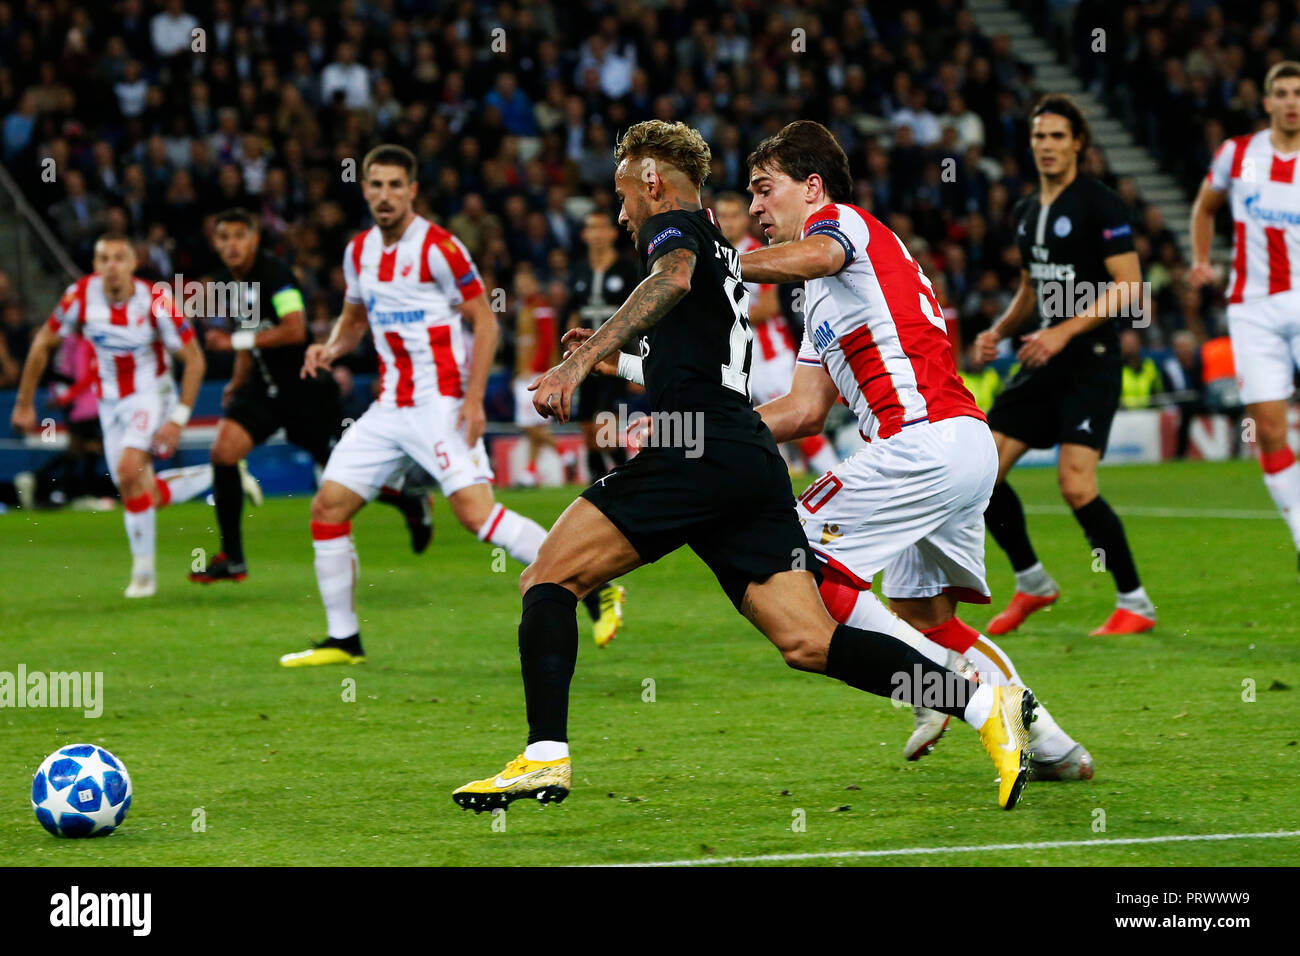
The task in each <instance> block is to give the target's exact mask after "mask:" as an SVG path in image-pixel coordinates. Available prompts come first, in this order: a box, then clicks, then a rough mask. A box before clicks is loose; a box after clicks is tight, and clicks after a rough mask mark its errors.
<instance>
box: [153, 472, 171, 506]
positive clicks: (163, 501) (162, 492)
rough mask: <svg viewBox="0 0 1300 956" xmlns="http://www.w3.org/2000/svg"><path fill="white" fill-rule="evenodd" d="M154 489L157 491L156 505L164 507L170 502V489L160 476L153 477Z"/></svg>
mask: <svg viewBox="0 0 1300 956" xmlns="http://www.w3.org/2000/svg"><path fill="white" fill-rule="evenodd" d="M154 489H155V490H156V491H157V492H158V507H159V508H166V507H167V506H168V505H169V504H171V503H172V490H171V488H170V487H169V486H168V484H167V482H165V481H163V480H162V479H161V478H157V477H155V478H154Z"/></svg>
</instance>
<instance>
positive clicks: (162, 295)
mask: <svg viewBox="0 0 1300 956" xmlns="http://www.w3.org/2000/svg"><path fill="white" fill-rule="evenodd" d="M149 314H150V315H152V316H153V323H154V328H156V329H157V330H158V337H159V338H160V339H162V343H163V345H165V346H166V347H167V351H169V352H179V351H180V350H181V348H182V347H184V346H186V345H189V344H190V343H191V342H193V341H194V329H193V328H191V327H190V324H189V323H188V322H186V321H185V316H184V314H183V313H182V312H181V308H180V306H179V305H178V304H177V303H176V301H175V300H174V299H172V293H171V289H169V288H168V287H167V284H166V283H164V282H155V283H154V284H153V285H152V286H151V287H150V289H149Z"/></svg>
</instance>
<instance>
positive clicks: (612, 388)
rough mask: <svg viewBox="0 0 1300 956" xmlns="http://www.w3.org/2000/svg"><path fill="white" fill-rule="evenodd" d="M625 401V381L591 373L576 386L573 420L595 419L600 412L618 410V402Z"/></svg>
mask: <svg viewBox="0 0 1300 956" xmlns="http://www.w3.org/2000/svg"><path fill="white" fill-rule="evenodd" d="M626 401H627V382H626V380H624V379H621V378H615V377H614V376H612V375H591V376H588V377H587V378H586V379H584V380H583V383H582V384H581V385H579V386H578V413H577V414H576V415H574V416H573V418H574V421H579V422H590V421H595V419H596V415H597V414H598V413H600V412H615V413H617V411H618V404H619V402H626Z"/></svg>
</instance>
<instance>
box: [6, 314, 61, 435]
mask: <svg viewBox="0 0 1300 956" xmlns="http://www.w3.org/2000/svg"><path fill="white" fill-rule="evenodd" d="M58 347H59V333H58V332H57V331H55V330H54V329H52V328H50V326H48V325H42V326H41V329H40V331H39V332H37V333H36V337H35V338H34V339H32V347H31V350H30V351H29V352H28V353H27V361H26V362H24V363H23V374H22V378H21V379H20V380H19V382H18V398H17V399H16V400H15V401H14V410H13V414H12V415H11V416H10V418H9V421H10V423H11V424H12V425H13V427H14V428H16V429H18V430H19V431H22V432H27V431H31V430H32V429H34V428H35V427H36V406H35V404H34V403H35V400H36V386H37V385H39V384H40V382H41V376H42V375H44V374H45V368H46V366H47V365H49V364H50V356H51V355H53V354H54V351H55V349H57V348H58Z"/></svg>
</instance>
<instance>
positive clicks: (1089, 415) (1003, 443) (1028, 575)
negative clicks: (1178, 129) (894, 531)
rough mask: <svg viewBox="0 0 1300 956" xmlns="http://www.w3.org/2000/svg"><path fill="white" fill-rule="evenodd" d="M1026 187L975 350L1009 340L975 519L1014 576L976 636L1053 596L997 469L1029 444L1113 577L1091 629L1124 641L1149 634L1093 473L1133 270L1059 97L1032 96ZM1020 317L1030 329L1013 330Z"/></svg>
mask: <svg viewBox="0 0 1300 956" xmlns="http://www.w3.org/2000/svg"><path fill="white" fill-rule="evenodd" d="M1029 139H1030V146H1031V148H1032V150H1033V154H1034V164H1035V165H1036V166H1037V167H1038V189H1037V191H1035V192H1034V193H1033V194H1032V195H1030V196H1027V197H1025V198H1024V199H1023V200H1021V201H1020V203H1019V204H1018V205H1017V206H1016V208H1015V210H1014V211H1013V212H1012V221H1013V222H1014V223H1015V224H1016V226H1015V228H1016V242H1017V243H1018V245H1019V246H1020V257H1021V262H1022V263H1023V266H1022V268H1021V273H1020V288H1019V290H1018V291H1017V292H1016V295H1015V298H1013V299H1012V300H1011V304H1010V305H1008V306H1007V309H1006V311H1005V312H1004V313H1003V314H1002V316H1001V317H1000V318H999V319H998V320H997V322H995V323H994V324H993V327H992V328H991V329H989V330H987V331H985V332H981V333H980V335H979V336H978V337H977V339H976V341H975V351H976V354H977V357H978V359H979V360H980V361H983V362H989V361H992V360H993V358H995V357H996V355H997V348H998V342H999V341H1001V340H1002V339H1004V338H1008V337H1010V336H1013V335H1020V336H1021V343H1022V344H1021V345H1020V348H1019V352H1018V356H1019V359H1020V371H1019V372H1018V373H1017V374H1016V375H1015V376H1014V377H1012V379H1011V381H1009V382H1008V383H1007V386H1006V388H1005V389H1004V390H1003V391H1002V393H1001V394H1000V395H999V396H998V398H997V400H996V401H995V402H994V403H993V408H992V409H991V410H990V412H989V427H991V428H992V429H993V437H994V439H995V440H996V441H997V445H998V483H997V485H996V486H995V487H994V489H993V496H992V498H991V499H990V501H989V507H988V511H987V512H985V521H986V522H987V524H988V528H989V531H990V533H992V535H993V538H994V540H996V541H997V543H998V545H999V546H1000V547H1001V548H1002V550H1003V551H1005V552H1006V553H1007V557H1009V558H1010V559H1011V567H1012V569H1013V570H1014V571H1015V573H1016V593H1015V595H1014V596H1013V597H1012V599H1011V603H1010V604H1009V605H1008V606H1007V608H1006V610H1004V611H1003V612H1002V613H1001V614H998V615H997V616H996V617H994V618H993V620H992V621H990V622H989V626H988V632H989V633H990V634H995V635H996V634H1005V633H1007V632H1008V631H1013V630H1015V629H1016V628H1017V627H1019V626H1020V625H1021V624H1022V623H1023V622H1024V620H1025V618H1026V617H1028V616H1029V615H1030V614H1031V613H1033V612H1034V611H1036V610H1038V609H1040V608H1044V607H1047V606H1048V605H1050V604H1052V603H1054V602H1055V601H1056V599H1057V597H1058V596H1059V595H1060V588H1058V587H1057V584H1056V582H1055V581H1054V580H1052V578H1051V577H1050V576H1049V575H1048V573H1047V571H1046V570H1044V568H1043V565H1042V563H1041V562H1039V560H1038V556H1037V555H1036V554H1035V553H1034V547H1033V545H1032V544H1030V543H1029V532H1028V529H1027V528H1026V525H1025V512H1024V509H1023V508H1022V507H1021V504H1020V499H1019V498H1018V497H1017V496H1016V493H1015V491H1013V490H1012V488H1011V486H1010V485H1009V484H1008V483H1007V480H1006V477H1007V472H1008V471H1010V470H1011V467H1012V466H1013V465H1014V464H1015V463H1016V462H1017V461H1019V460H1020V456H1021V455H1023V454H1024V453H1025V452H1026V451H1028V450H1029V449H1030V448H1051V447H1052V446H1053V445H1058V444H1059V445H1060V454H1059V458H1058V461H1057V475H1058V477H1059V479H1060V486H1061V495H1062V497H1064V499H1065V502H1066V504H1068V505H1069V506H1070V509H1071V510H1072V511H1073V512H1074V517H1075V520H1076V521H1078V522H1079V526H1080V527H1081V528H1082V529H1083V533H1084V535H1085V536H1086V537H1087V539H1088V544H1089V545H1090V546H1091V547H1092V548H1093V549H1094V554H1096V555H1097V556H1098V557H1099V558H1100V559H1101V560H1102V561H1103V562H1104V563H1105V567H1106V569H1107V570H1108V571H1110V573H1111V575H1112V576H1113V577H1114V579H1115V589H1116V592H1117V597H1116V601H1115V604H1116V607H1115V611H1114V612H1113V613H1112V614H1111V615H1110V617H1109V618H1107V619H1106V622H1105V623H1104V624H1102V625H1101V627H1099V628H1097V630H1095V631H1093V632H1092V633H1093V634H1094V635H1102V634H1138V633H1141V632H1143V631H1149V630H1151V629H1152V628H1153V627H1155V626H1156V607H1155V604H1154V603H1152V601H1151V598H1150V597H1148V596H1147V592H1146V590H1145V589H1144V588H1143V587H1142V582H1141V580H1140V579H1139V578H1138V572H1137V566H1136V564H1135V563H1134V561H1133V554H1132V552H1131V551H1130V550H1129V545H1128V539H1127V537H1126V536H1125V534H1124V525H1123V524H1122V523H1121V522H1120V519H1119V516H1118V515H1117V514H1115V512H1114V511H1113V510H1112V509H1111V507H1110V505H1109V504H1107V503H1106V499H1105V498H1103V497H1101V493H1100V491H1099V490H1098V487H1097V464H1098V462H1100V461H1101V456H1102V453H1103V452H1104V451H1105V450H1106V440H1107V438H1108V437H1109V435H1110V426H1111V421H1112V420H1113V419H1114V417H1115V412H1116V410H1117V409H1118V408H1119V395H1120V385H1121V382H1122V378H1123V363H1122V361H1121V359H1120V354H1119V333H1118V331H1117V322H1116V319H1117V318H1118V317H1121V316H1125V315H1130V314H1135V313H1136V312H1137V310H1139V309H1140V308H1141V307H1142V302H1141V295H1140V290H1141V284H1142V269H1141V266H1140V265H1139V263H1138V257H1137V253H1136V252H1135V251H1134V249H1133V229H1132V226H1131V225H1130V223H1129V215H1128V210H1127V209H1126V208H1125V206H1124V203H1123V201H1122V200H1121V199H1120V198H1119V196H1118V195H1116V194H1115V193H1114V192H1113V191H1112V190H1110V189H1107V188H1106V187H1105V186H1104V185H1102V184H1101V183H1100V182H1098V181H1097V180H1096V179H1093V178H1092V177H1091V176H1085V175H1082V174H1080V172H1079V156H1080V155H1081V154H1082V153H1083V151H1084V150H1086V149H1087V148H1088V140H1089V136H1088V126H1087V122H1086V120H1084V118H1083V114H1082V113H1080V112H1079V108H1078V107H1077V106H1075V105H1074V103H1073V102H1072V101H1071V100H1070V99H1069V98H1068V97H1066V96H1060V95H1052V96H1046V97H1044V98H1043V99H1042V100H1041V101H1040V102H1039V104H1038V105H1037V106H1036V107H1035V108H1034V111H1033V113H1032V115H1031V118H1030V133H1029ZM1031 317H1034V318H1037V320H1038V322H1037V326H1036V328H1034V329H1033V330H1032V331H1029V332H1025V331H1024V330H1023V328H1022V327H1023V326H1024V324H1025V322H1027V321H1028V320H1029V319H1030V318H1031Z"/></svg>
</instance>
